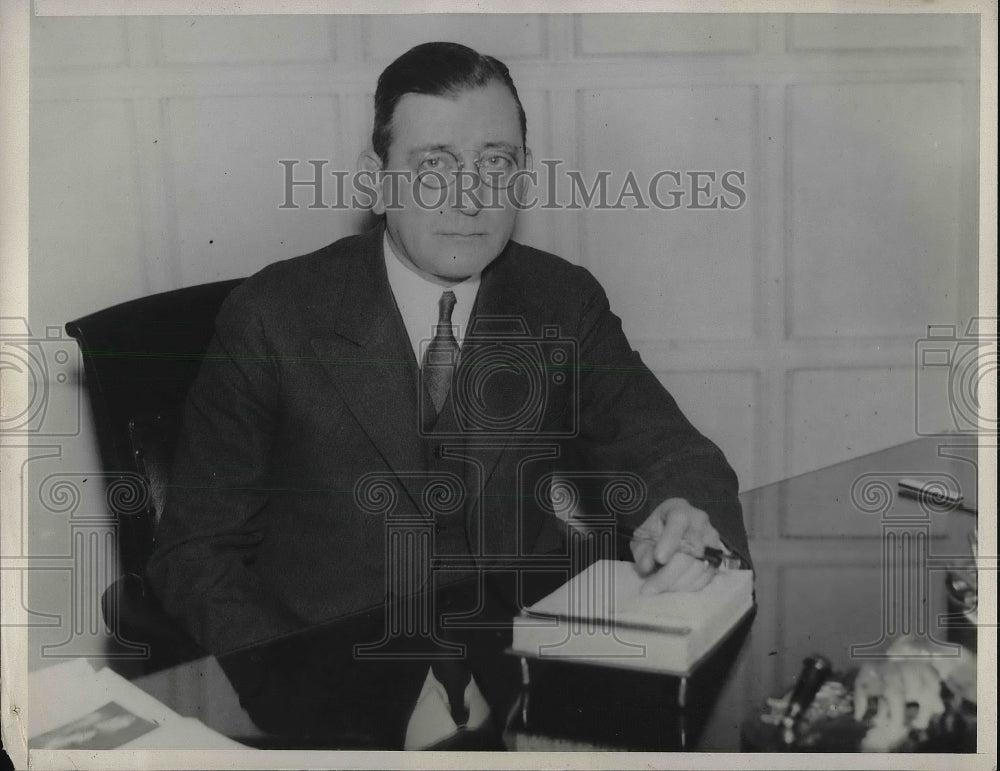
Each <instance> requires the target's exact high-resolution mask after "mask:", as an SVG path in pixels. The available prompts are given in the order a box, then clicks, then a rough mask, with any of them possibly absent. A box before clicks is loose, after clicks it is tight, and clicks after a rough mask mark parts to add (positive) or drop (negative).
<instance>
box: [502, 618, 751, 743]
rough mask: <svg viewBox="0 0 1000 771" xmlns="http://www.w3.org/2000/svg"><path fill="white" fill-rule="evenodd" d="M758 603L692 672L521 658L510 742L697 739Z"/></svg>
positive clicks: (507, 731)
mask: <svg viewBox="0 0 1000 771" xmlns="http://www.w3.org/2000/svg"><path fill="white" fill-rule="evenodd" d="M755 613H756V608H754V609H752V610H751V611H750V613H748V614H747V615H746V616H744V617H743V619H742V620H741V621H740V622H739V623H738V624H737V625H736V626H734V627H733V628H732V630H731V632H730V633H729V634H728V635H727V636H726V637H725V638H724V639H723V640H722V641H721V642H720V643H719V645H718V646H717V647H716V648H715V649H714V650H712V651H711V652H710V653H709V654H708V655H707V656H706V657H705V658H704V659H703V660H702V661H701V662H700V664H699V666H698V668H697V669H696V670H695V671H694V673H693V674H691V675H690V676H689V677H685V678H681V677H677V676H675V675H669V674H658V673H655V672H650V671H647V670H639V669H623V668H616V667H609V666H604V665H594V664H587V663H575V662H573V661H572V660H565V659H563V660H560V659H545V660H540V659H527V658H524V659H521V667H522V690H521V695H520V697H519V699H518V701H517V702H516V704H515V705H514V708H513V709H512V710H511V712H510V714H509V716H508V719H507V726H506V729H505V732H504V734H505V735H504V739H505V743H506V744H507V746H508V747H509V748H510V749H515V750H526V751H530V750H582V749H587V750H624V749H627V750H648V751H675V750H686V749H690V748H691V747H693V746H695V745H696V743H697V741H698V738H699V735H700V732H701V730H702V729H703V728H704V726H705V722H706V718H707V716H708V715H709V714H710V713H711V711H712V708H713V705H714V704H715V701H716V699H717V697H718V695H719V692H720V691H721V689H722V687H723V685H724V684H725V682H726V679H727V677H728V676H729V674H730V671H731V669H732V665H733V662H734V661H735V660H736V657H737V654H738V653H739V652H740V650H741V649H742V647H743V645H744V643H745V642H746V639H747V636H748V634H749V632H750V628H751V626H752V625H753V618H754V615H755Z"/></svg>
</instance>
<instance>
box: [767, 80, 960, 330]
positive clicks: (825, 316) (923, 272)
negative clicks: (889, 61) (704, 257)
mask: <svg viewBox="0 0 1000 771" xmlns="http://www.w3.org/2000/svg"><path fill="white" fill-rule="evenodd" d="M960 98H961V91H960V87H959V84H958V83H948V82H944V83H927V82H923V83H899V82H886V83H866V84H859V83H845V84H840V85H837V84H830V85H809V86H796V87H794V88H792V89H791V93H790V95H789V101H788V120H789V129H788V146H787V149H788V159H789V164H790V169H791V173H790V178H789V190H788V197H789V200H788V215H787V216H788V217H789V225H790V232H791V237H790V243H789V247H790V252H789V255H788V257H789V262H790V265H789V269H790V271H791V275H792V283H791V284H790V287H791V292H792V298H791V311H792V317H791V329H792V333H793V334H794V335H796V336H843V335H858V336H865V335H878V334H883V335H918V336H919V334H920V333H921V331H923V330H925V328H926V325H927V324H928V323H932V322H933V321H934V320H935V319H941V323H944V322H947V321H949V320H950V319H952V318H953V317H954V315H955V312H956V297H957V291H956V281H957V271H958V268H959V265H960V262H961V255H960V254H959V224H960V222H961V212H960V206H959V195H960V172H961V160H962V142H961V136H962V123H961V121H959V120H956V116H957V115H960V114H961V109H960V108H961V99H960Z"/></svg>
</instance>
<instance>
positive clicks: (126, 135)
mask: <svg viewBox="0 0 1000 771" xmlns="http://www.w3.org/2000/svg"><path fill="white" fill-rule="evenodd" d="M132 126H133V119H132V111H131V105H130V104H129V103H128V102H125V101H119V100H107V101H95V102H73V101H68V102H40V103H36V104H34V105H33V106H32V111H31V143H30V152H31V157H30V164H31V221H30V246H29V248H30V259H31V270H30V273H29V281H30V285H29V286H30V309H31V316H32V321H33V323H36V322H37V323H38V324H40V325H57V326H61V325H62V324H64V323H65V322H67V321H69V320H70V319H74V318H76V317H78V316H82V315H84V314H86V313H90V312H91V311H95V310H99V309H100V308H103V307H105V306H108V305H113V304H115V303H118V302H122V301H124V300H131V299H132V298H134V297H139V296H141V295H143V294H145V293H146V291H147V287H146V265H145V261H144V256H143V252H142V227H143V224H142V218H141V216H140V211H139V200H138V178H137V169H136V156H135V151H136V149H135V139H134V134H133V129H132Z"/></svg>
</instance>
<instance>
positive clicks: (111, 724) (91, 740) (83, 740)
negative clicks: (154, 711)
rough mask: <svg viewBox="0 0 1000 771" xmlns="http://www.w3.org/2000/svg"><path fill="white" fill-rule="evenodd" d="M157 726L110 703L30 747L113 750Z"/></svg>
mask: <svg viewBox="0 0 1000 771" xmlns="http://www.w3.org/2000/svg"><path fill="white" fill-rule="evenodd" d="M156 727H157V726H156V723H152V722H150V721H149V720H144V719H143V718H141V717H139V716H138V715H136V714H133V713H132V712H129V711H128V710H127V709H125V708H124V707H123V706H121V705H120V704H118V703H116V702H113V701H109V702H108V703H107V704H105V705H104V706H103V707H98V708H97V709H95V710H94V711H93V712H90V713H89V714H86V715H84V716H83V717H81V718H78V719H77V720H74V721H72V722H71V723H67V724H66V725H64V726H60V727H59V728H54V729H52V730H51V731H47V732H46V733H44V734H42V735H41V736H36V737H35V738H33V739H32V740H31V742H30V746H31V748H32V749H36V750H112V749H114V748H116V747H121V746H122V745H123V744H125V743H127V742H130V741H132V740H133V739H137V738H138V737H140V736H142V735H143V734H147V733H149V732H150V731H152V730H153V729H155V728H156Z"/></svg>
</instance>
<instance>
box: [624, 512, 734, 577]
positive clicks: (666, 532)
mask: <svg viewBox="0 0 1000 771" xmlns="http://www.w3.org/2000/svg"><path fill="white" fill-rule="evenodd" d="M630 547H631V549H632V556H633V558H634V559H635V563H636V569H637V570H638V572H639V574H640V575H642V576H644V577H646V581H645V583H644V584H643V586H642V592H643V593H644V594H657V593H659V592H667V591H698V590H699V589H701V588H703V587H704V586H705V585H706V584H707V583H708V582H709V581H710V580H711V579H712V577H713V576H714V575H715V572H716V565H713V564H711V563H712V562H715V563H716V564H717V563H718V556H717V555H719V554H720V553H721V550H722V549H723V546H722V540H721V539H720V538H719V534H718V531H716V529H715V528H714V527H713V526H712V524H711V523H710V522H709V519H708V515H707V514H706V513H705V512H704V511H701V510H700V509H696V508H695V507H694V506H692V505H691V504H690V503H688V502H687V501H686V500H684V499H682V498H670V499H668V500H666V501H664V502H663V503H661V504H660V505H659V506H657V507H656V509H655V510H654V511H653V513H652V514H651V515H650V516H649V518H647V520H646V521H645V522H644V523H643V524H642V525H641V526H640V527H638V528H636V531H635V533H634V536H633V538H632V541H631V543H630ZM712 557H715V559H712Z"/></svg>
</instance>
